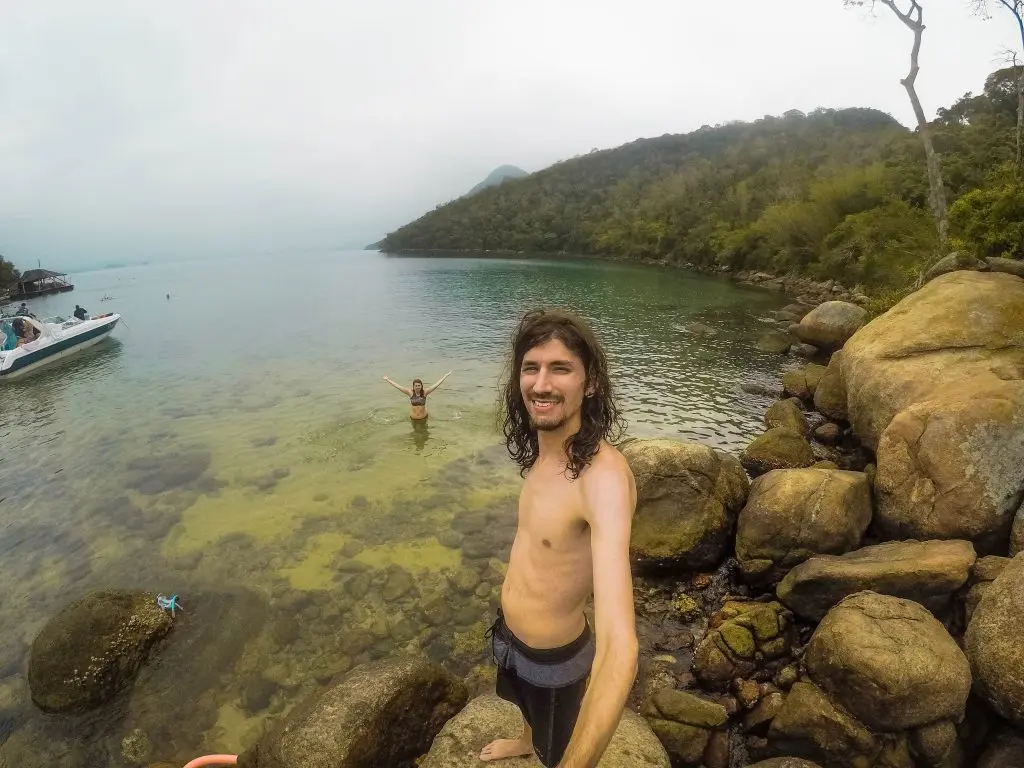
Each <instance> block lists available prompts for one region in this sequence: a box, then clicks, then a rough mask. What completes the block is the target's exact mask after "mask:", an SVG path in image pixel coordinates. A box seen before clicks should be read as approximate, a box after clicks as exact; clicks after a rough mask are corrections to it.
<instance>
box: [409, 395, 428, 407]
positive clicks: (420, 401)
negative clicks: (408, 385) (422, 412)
mask: <svg viewBox="0 0 1024 768" xmlns="http://www.w3.org/2000/svg"><path fill="white" fill-rule="evenodd" d="M409 404H410V405H426V404H427V396H426V395H413V396H412V397H410V398H409Z"/></svg>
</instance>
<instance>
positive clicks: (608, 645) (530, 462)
mask: <svg viewBox="0 0 1024 768" xmlns="http://www.w3.org/2000/svg"><path fill="white" fill-rule="evenodd" d="M506 376H507V382H506V383H505V386H504V388H503V392H502V420H503V432H504V434H505V443H506V446H507V448H508V451H509V454H510V455H511V457H512V459H513V460H514V461H515V462H516V464H518V465H519V469H520V474H521V475H522V476H523V477H524V478H525V482H524V484H523V487H522V491H521V493H520V497H519V521H518V527H517V530H516V536H515V541H514V542H513V543H512V552H511V555H510V558H509V564H508V571H507V573H506V575H505V582H504V584H503V585H502V589H501V606H500V608H499V609H498V612H497V618H496V620H495V622H494V624H493V625H492V626H491V628H490V629H489V630H488V631H487V636H488V637H489V638H490V640H491V652H492V655H493V658H494V661H495V663H496V664H497V667H498V671H497V682H496V692H497V694H498V695H499V696H500V697H501V698H503V699H506V700H507V701H511V702H513V703H514V704H516V706H518V707H519V710H520V712H521V713H522V716H523V721H524V725H523V731H522V735H520V736H518V737H517V738H511V739H498V740H496V741H493V742H491V743H490V744H488V745H487V746H486V747H484V748H483V751H482V752H481V753H480V759H481V760H483V761H492V760H500V759H502V758H507V757H514V756H520V755H528V754H530V753H531V752H533V753H535V754H536V755H537V757H538V759H539V760H540V761H541V763H543V764H544V765H545V766H548V768H551V766H558V767H559V768H584V766H587V767H589V766H594V765H596V764H597V762H598V761H599V760H600V759H601V755H602V754H604V751H605V749H606V748H607V746H608V743H609V741H610V740H611V738H612V736H613V735H614V733H615V729H616V727H617V726H618V723H619V720H620V718H621V716H622V711H623V707H624V706H625V703H626V699H627V697H628V695H629V691H630V689H631V687H632V685H633V680H634V678H635V677H636V671H637V655H638V641H637V636H636V623H635V619H634V614H633V581H632V578H631V575H630V566H629V538H630V530H631V526H632V519H633V514H634V512H635V510H636V483H635V481H634V479H633V473H632V472H631V471H630V469H629V465H628V464H627V462H626V460H625V458H624V457H623V456H622V454H621V453H619V452H618V450H616V449H615V448H614V447H613V446H612V445H611V443H610V442H608V441H609V440H610V439H616V438H617V437H618V436H620V435H621V432H622V429H623V427H624V423H623V422H622V421H621V419H620V417H619V410H618V407H617V405H616V403H615V399H614V397H613V392H612V386H611V381H610V380H609V376H608V368H607V363H606V359H605V355H604V352H603V351H602V349H601V345H600V343H599V342H598V340H597V337H596V336H595V335H594V332H593V331H592V330H591V329H590V328H589V327H588V326H587V324H586V323H585V322H584V321H583V320H582V319H580V318H578V317H575V316H573V315H571V314H569V313H566V312H557V311H556V312H540V311H537V312H530V313H528V314H527V315H526V316H525V317H524V318H523V319H522V321H521V322H520V324H519V326H518V328H517V329H516V332H515V334H514V336H513V339H512V350H511V355H510V361H509V367H508V370H507V372H506ZM591 595H593V597H594V629H593V630H592V629H591V626H590V622H589V620H588V618H587V615H586V613H585V612H584V607H585V606H586V604H587V601H588V599H589V598H590V597H591Z"/></svg>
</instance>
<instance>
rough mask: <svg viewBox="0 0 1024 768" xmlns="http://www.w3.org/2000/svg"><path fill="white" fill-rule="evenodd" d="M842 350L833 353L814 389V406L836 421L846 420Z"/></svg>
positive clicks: (847, 413) (848, 415)
mask: <svg viewBox="0 0 1024 768" xmlns="http://www.w3.org/2000/svg"><path fill="white" fill-rule="evenodd" d="M842 365H843V352H842V350H839V351H838V352H835V353H833V355H832V357H831V358H830V359H829V361H828V367H827V368H826V369H825V373H823V374H822V376H821V378H820V379H819V380H818V386H817V387H815V389H814V407H815V408H817V409H818V410H819V411H820V412H821V413H823V414H825V415H826V416H828V417H829V418H830V419H835V420H836V421H848V420H849V418H850V414H849V411H848V410H847V408H846V383H845V382H844V381H843V368H842Z"/></svg>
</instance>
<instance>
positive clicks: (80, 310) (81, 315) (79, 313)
mask: <svg viewBox="0 0 1024 768" xmlns="http://www.w3.org/2000/svg"><path fill="white" fill-rule="evenodd" d="M74 314H75V317H77V318H78V319H79V320H85V318H87V317H88V316H89V313H88V312H86V311H85V308H84V307H80V306H78V305H77V304H75V313H74Z"/></svg>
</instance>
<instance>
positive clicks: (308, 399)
mask: <svg viewBox="0 0 1024 768" xmlns="http://www.w3.org/2000/svg"><path fill="white" fill-rule="evenodd" d="M73 279H74V282H75V284H76V289H75V291H74V292H73V293H70V294H65V295H62V296H55V297H48V298H47V299H44V300H40V301H38V302H36V303H35V305H34V306H33V310H34V311H35V312H36V313H37V314H39V315H53V314H62V315H65V316H68V315H70V313H71V311H72V310H73V308H74V305H75V303H80V304H82V305H83V306H85V307H86V308H87V309H88V310H89V311H91V312H92V313H94V314H98V313H100V312H105V311H117V312H120V313H122V315H123V318H124V322H123V323H122V324H121V325H120V326H119V327H118V329H117V331H116V332H115V334H114V336H113V337H112V338H111V339H109V340H108V341H107V342H106V343H104V344H103V345H101V346H98V347H96V348H95V349H93V350H90V351H87V352H85V353H82V354H81V355H80V356H78V357H77V358H72V359H70V360H69V361H67V362H66V363H64V364H61V365H60V366H59V367H55V368H53V369H51V370H44V371H40V372H38V373H37V374H35V375H33V376H30V377H27V378H25V379H23V380H20V381H15V382H9V383H7V384H6V385H4V386H3V387H0V439H2V445H3V452H2V459H0V498H2V501H0V577H2V579H3V584H4V589H3V591H2V592H0V608H2V616H3V621H2V622H0V741H2V742H3V744H2V746H0V758H4V759H7V760H8V761H9V762H10V761H16V762H11V764H18V765H23V766H34V765H39V766H42V765H47V766H50V765H65V766H86V765H90V766H92V765H98V764H103V765H126V766H127V765H144V764H145V763H146V762H147V761H149V760H158V759H163V760H182V761H184V760H186V759H188V758H190V757H192V756H195V754H198V753H201V752H204V751H210V752H212V751H224V750H227V751H234V750H238V749H241V748H242V747H243V746H245V745H246V744H248V743H249V742H250V741H251V740H252V739H253V738H255V737H256V735H258V733H259V732H260V729H261V728H263V727H265V725H266V723H267V722H269V720H270V719H271V718H273V717H274V716H277V715H280V714H282V713H284V712H286V711H287V709H288V708H289V707H290V706H292V705H293V704H294V703H295V702H296V701H297V700H298V699H299V698H301V697H302V696H303V695H304V694H306V693H308V691H310V690H312V689H313V688H314V687H315V686H316V685H318V684H319V683H322V682H323V681H325V680H327V679H329V678H330V676H331V675H333V674H336V673H338V672H342V671H344V670H345V669H347V668H349V667H350V666H351V665H353V664H357V663H359V662H361V661H365V660H366V659H369V658H375V657H379V656H382V655H385V654H387V653H389V652H392V651H394V650H398V649H404V648H410V649H411V648H418V649H422V650H424V651H426V652H427V653H428V654H430V655H431V656H433V657H434V658H437V659H439V660H442V661H446V662H449V663H453V664H454V663H456V661H453V660H458V663H463V662H465V664H470V665H471V663H472V661H473V660H474V659H476V658H479V657H480V654H481V651H482V638H481V633H482V630H483V628H484V627H486V623H487V618H488V615H489V611H490V605H489V604H490V602H491V601H492V600H493V598H494V596H495V595H496V593H497V590H498V588H499V587H500V581H501V575H502V573H503V569H504V558H506V557H507V547H508V544H509V543H510V541H511V536H512V534H513V532H514V525H515V517H514V515H515V494H516V490H517V487H518V485H517V483H518V477H517V475H516V473H515V472H514V471H513V470H512V468H511V466H510V464H509V462H508V461H507V459H506V457H505V456H504V454H503V447H502V445H501V443H500V440H499V437H498V434H497V432H496V430H495V427H494V404H495V401H496V387H497V382H498V378H499V375H500V371H501V366H502V363H503V361H504V356H505V354H506V352H507V343H508V337H509V334H510V332H511V330H512V328H513V327H514V324H515V322H516V320H517V319H518V317H519V316H520V315H521V314H522V312H523V311H525V310H526V309H529V308H533V307H538V306H542V307H563V308H569V309H573V310H576V311H578V312H580V313H582V314H583V315H585V316H586V317H588V318H590V319H591V321H592V322H593V324H594V326H595V327H596V329H597V330H598V332H599V333H600V335H601V336H602V338H603V339H604V341H605V343H606V345H607V348H608V353H609V357H610V360H611V364H612V374H613V379H614V383H615V385H616V386H617V387H618V390H619V393H620V396H621V398H622V402H623V405H624V407H625V413H626V416H627V418H628V420H629V424H630V428H629V434H631V435H634V436H664V437H672V438H687V439H696V440H700V441H702V442H706V443H709V444H712V445H715V446H717V447H720V448H722V449H725V450H729V451H736V450H738V449H739V448H741V447H742V446H743V445H745V444H746V442H748V441H749V440H750V438H751V437H752V436H753V435H754V434H755V433H756V432H758V431H759V428H760V419H761V414H762V413H763V408H764V405H765V402H764V401H763V400H761V399H759V398H757V397H755V396H752V395H747V394H744V393H742V392H741V391H740V390H739V385H740V384H741V383H742V382H744V381H749V380H770V379H774V378H777V377H778V375H779V372H780V370H781V368H782V367H783V366H784V365H786V361H785V360H784V359H782V358H779V357H773V356H769V355H764V354H761V353H758V352H756V351H755V350H754V341H755V340H756V338H757V336H758V335H759V334H760V333H761V332H762V331H763V330H764V328H765V325H764V320H763V318H764V315H765V313H766V312H768V311H770V310H772V309H775V308H778V306H779V305H780V304H781V299H780V298H779V297H777V296H774V295H771V294H767V293H764V292H760V291H757V290H755V289H742V288H737V287H735V286H733V285H731V284H729V283H728V282H726V281H723V280H718V279H714V278H707V277H701V276H694V275H687V274H683V273H679V272H675V271H667V270H662V269H657V268H640V267H631V266H624V265H619V264H611V263H606V262H593V261H583V260H580V261H541V260H532V259H522V260H511V259H468V258H440V257H430V258H427V257H418V258H410V257H391V256H385V255H380V254H376V253H371V252H344V253H341V252H332V253H304V254H280V255H275V256H273V257H270V256H267V257H253V258H248V259H238V260H224V261H216V262H201V263H200V262H196V263H176V264H158V265H147V266H141V267H131V268H124V269H113V270H104V271H97V272H90V273H84V274H79V275H73ZM168 294H170V298H169V299H168V298H167V295H168ZM104 297H111V299H110V300H108V301H103V300H102V299H103V298H104ZM448 370H453V371H454V373H453V374H452V376H451V378H450V379H449V380H448V381H447V382H446V383H445V384H444V385H443V387H442V388H441V389H439V390H438V391H437V392H436V393H434V394H433V395H432V396H431V397H430V399H429V402H428V407H429V411H430V420H429V425H428V426H426V427H425V428H417V427H415V426H414V425H413V424H411V423H410V421H409V419H408V402H407V401H406V400H405V399H404V398H403V396H402V395H401V394H400V393H398V392H396V391H394V390H393V389H391V388H390V387H388V386H387V385H386V384H385V383H383V382H382V381H381V376H382V375H384V374H388V375H390V376H391V377H392V378H394V379H396V380H398V381H402V382H411V380H412V379H413V378H414V377H417V376H418V377H420V378H422V379H423V380H424V381H425V382H427V383H428V384H430V383H432V382H433V381H435V380H436V379H437V378H439V377H440V376H441V375H442V374H443V373H444V372H446V371H448ZM95 587H123V588H133V589H135V588H142V589H151V590H154V591H160V592H164V593H167V594H171V593H178V594H179V595H180V600H181V603H182V605H183V606H184V608H185V612H184V613H183V614H181V615H180V618H179V620H178V626H176V628H175V631H174V632H173V633H172V636H171V638H170V640H169V641H168V643H167V644H166V645H165V647H164V649H163V650H162V651H161V654H160V656H159V658H158V659H157V661H156V662H155V663H153V664H152V665H150V666H149V667H147V668H146V670H145V671H144V672H143V673H142V674H141V676H140V678H139V680H138V682H137V685H136V686H135V688H134V690H133V692H132V693H131V695H129V696H122V697H121V698H120V699H118V701H117V703H116V705H115V706H112V707H108V708H106V709H104V710H102V711H101V712H99V713H94V714H92V715H89V716H86V717H80V718H44V717H42V716H40V715H39V714H38V713H36V712H35V711H34V709H33V708H32V706H31V705H30V703H29V698H28V692H27V687H26V683H25V670H26V665H27V658H28V649H29V647H30V645H31V642H32V639H33V638H34V637H35V635H36V634H37V633H38V631H39V629H40V628H41V627H42V625H43V624H44V623H45V622H46V620H47V619H48V618H49V617H50V616H51V615H53V613H55V612H56V611H57V610H59V608H60V607H61V606H62V605H63V604H65V603H66V602H68V601H70V600H72V599H74V598H76V597H78V596H80V595H81V594H83V593H84V592H85V591H87V590H88V589H90V588H95ZM460 671H463V672H464V671H465V669H461V670H460ZM0 762H2V760H0Z"/></svg>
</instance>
